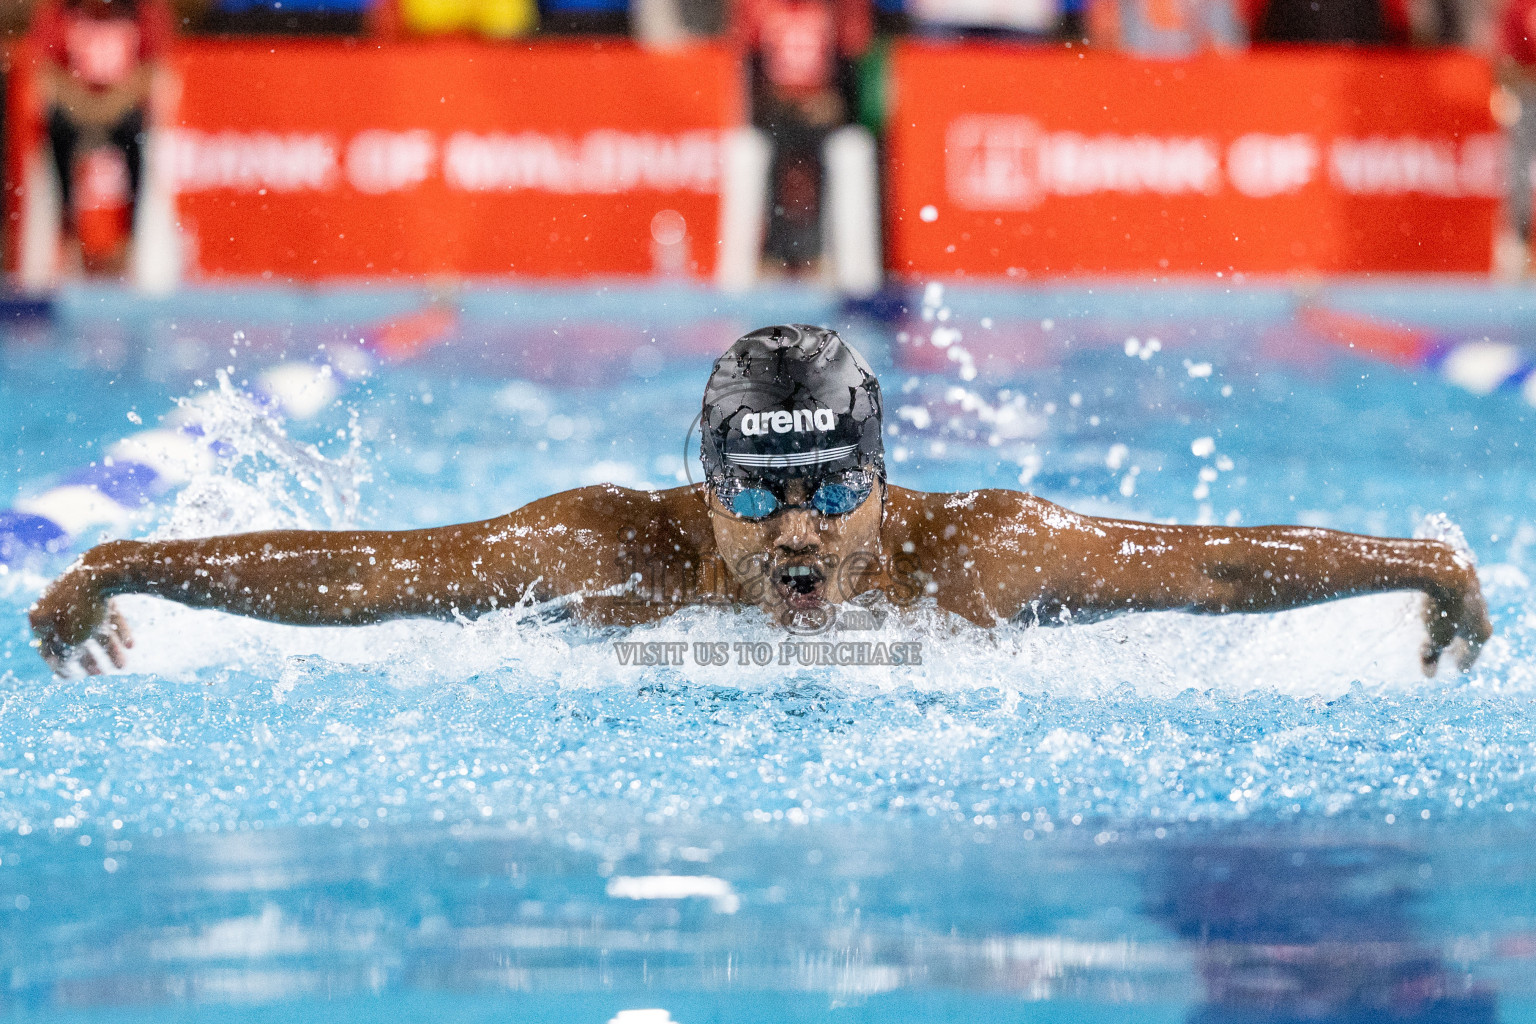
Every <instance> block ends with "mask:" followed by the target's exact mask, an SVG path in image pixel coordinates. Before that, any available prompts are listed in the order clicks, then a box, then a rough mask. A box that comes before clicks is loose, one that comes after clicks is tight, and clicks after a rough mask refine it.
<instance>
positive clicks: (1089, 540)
mask: <svg viewBox="0 0 1536 1024" xmlns="http://www.w3.org/2000/svg"><path fill="white" fill-rule="evenodd" d="M1014 497H1015V499H1016V501H1017V507H1016V508H1015V509H1014V510H1013V516H1011V517H1010V518H1012V519H1013V521H1014V525H1015V529H1016V531H1017V532H1015V533H1013V534H1012V537H1011V539H1012V540H1013V545H1012V546H1014V547H1015V548H1016V555H1015V557H1016V558H1017V561H1016V562H1015V563H1014V564H1013V565H1012V566H1010V567H1007V568H1003V567H1001V566H997V565H996V564H995V563H996V562H997V560H998V556H997V555H994V556H993V557H992V558H991V559H989V561H991V562H993V563H994V567H993V569H992V572H994V573H1000V575H1001V576H1002V579H1001V580H1000V582H1002V583H1004V584H1005V586H1004V588H1003V589H1004V590H1005V591H1008V592H1010V593H1009V596H1010V597H1012V598H1013V599H1015V600H1018V602H1019V607H1020V608H1023V607H1025V606H1027V605H1028V604H1029V603H1030V601H1040V600H1042V599H1043V603H1045V604H1046V605H1047V606H1055V607H1064V608H1067V609H1070V610H1071V611H1072V612H1074V613H1077V612H1087V613H1089V614H1094V613H1099V614H1103V613H1107V612H1116V611H1151V610H1158V609H1183V610H1187V611H1193V612H1205V613H1211V614H1220V613H1225V612H1269V611H1279V610H1282V609H1286V608H1296V607H1299V606H1301V605H1308V604H1316V603H1318V602H1321V601H1331V600H1334V599H1336V598H1342V597H1352V596H1356V595H1360V594H1372V593H1380V592H1384V591H1394V590H1417V591H1420V592H1422V593H1423V594H1424V595H1425V596H1426V597H1427V598H1428V601H1427V604H1426V608H1425V625H1426V626H1427V627H1428V632H1429V637H1428V640H1427V641H1426V643H1425V645H1424V648H1423V650H1422V651H1421V652H1420V653H1421V660H1422V664H1423V667H1424V671H1425V672H1426V673H1429V674H1433V672H1434V670H1435V666H1436V664H1437V662H1438V661H1439V658H1440V654H1441V652H1443V651H1444V650H1446V649H1447V648H1448V647H1452V646H1453V644H1454V647H1455V649H1454V653H1455V654H1456V656H1457V660H1458V662H1459V664H1460V665H1461V667H1462V668H1463V669H1465V668H1467V667H1469V666H1470V665H1471V664H1472V662H1473V660H1474V659H1476V657H1477V654H1478V651H1479V649H1480V648H1481V647H1482V645H1483V643H1484V642H1485V641H1487V639H1488V637H1489V636H1490V635H1491V634H1492V632H1493V629H1492V626H1491V625H1490V624H1489V621H1488V611H1487V607H1486V605H1485V604H1484V602H1483V595H1482V590H1481V587H1480V586H1479V584H1478V580H1477V572H1476V570H1475V569H1474V568H1473V566H1472V564H1471V562H1470V561H1469V560H1468V559H1466V558H1465V557H1463V556H1462V555H1461V554H1459V553H1458V552H1457V551H1455V550H1454V549H1453V548H1451V547H1450V546H1449V545H1447V544H1444V543H1442V542H1440V541H1435V540H1408V539H1400V538H1390V537H1366V536H1360V535H1357V534H1349V533H1340V532H1338V531H1335V530H1321V529H1313V528H1309V527H1300V526H1259V527H1246V528H1237V527H1222V526H1165V525H1161V524H1157V523H1140V522H1131V521H1126V520H1118V519H1098V518H1094V517H1092V516H1084V515H1078V514H1076V513H1073V512H1070V511H1068V510H1067V509H1063V508H1060V507H1058V506H1055V505H1051V504H1050V503H1049V502H1044V501H1041V500H1039V499H1036V498H1032V497H1029V496H1027V495H1017V496H1014ZM1005 546H1006V545H1005ZM1037 565H1038V566H1039V571H1038V572H1037V571H1036V566H1037ZM1030 577H1035V579H1036V580H1039V581H1040V582H1038V583H1033V582H1032V581H1031V580H1030ZM988 589H989V592H990V591H991V590H993V589H996V588H988Z"/></svg>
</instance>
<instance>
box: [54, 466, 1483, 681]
mask: <svg viewBox="0 0 1536 1024" xmlns="http://www.w3.org/2000/svg"><path fill="white" fill-rule="evenodd" d="M718 515H719V513H712V512H711V511H710V509H709V507H708V505H706V503H705V500H704V497H703V495H702V493H701V491H700V490H699V489H698V488H697V487H680V488H674V489H672V490H667V491H633V490H627V489H624V488H618V487H612V486H597V487H586V488H580V489H577V490H572V491H565V492H562V493H560V494H556V495H552V496H550V497H548V498H542V499H540V500H538V501H535V502H532V503H530V504H528V505H526V506H524V507H522V508H520V509H518V510H517V511H515V512H511V513H509V514H507V515H505V516H501V517H499V518H496V519H490V520H486V521H484V522H479V523H467V524H462V525H457V526H444V527H437V528H434V529H427V530H409V531H346V530H340V531H305V530H284V531H270V532H261V533H247V534H235V535H230V536H224V537H209V538H204V539H196V540H175V541H149V542H145V541H111V542H108V543H105V544H101V545H99V546H97V547H95V548H92V549H91V550H90V551H88V552H86V553H85V555H83V556H82V557H81V558H80V560H79V561H77V562H76V563H75V564H74V565H73V566H71V567H70V569H69V570H68V571H67V572H65V574H64V575H63V576H61V577H60V578H59V579H58V580H57V581H56V582H55V583H54V584H53V585H52V586H51V587H50V588H49V589H48V591H47V593H45V594H44V595H43V597H42V598H41V599H40V600H39V601H38V602H37V604H36V605H34V606H33V608H32V611H31V621H32V627H33V631H34V633H35V634H36V636H37V638H38V641H39V646H40V648H41V652H42V655H43V657H44V658H45V659H46V660H47V661H48V663H49V664H50V665H52V666H54V667H55V668H56V669H63V667H64V666H65V665H66V664H67V663H69V662H70V661H71V660H72V659H77V660H78V662H79V664H80V665H81V667H82V668H83V669H84V670H85V671H86V672H88V673H93V674H94V673H96V672H99V671H101V669H102V668H103V666H102V665H101V664H99V663H98V662H97V660H96V659H95V657H94V656H93V655H92V654H91V653H90V651H89V650H88V649H83V648H82V645H84V644H85V643H86V641H88V640H92V639H94V640H96V641H97V642H98V643H99V644H100V646H101V648H102V650H103V651H104V653H105V654H106V655H107V657H108V658H109V659H110V660H111V661H112V662H113V663H114V664H117V665H119V666H121V665H123V664H124V663H125V660H126V654H125V651H124V648H125V647H126V646H130V645H131V640H130V639H129V637H128V633H127V627H126V624H125V623H124V622H123V621H122V617H121V616H120V615H119V614H117V612H116V611H115V609H113V608H112V605H111V600H110V599H111V598H112V597H114V596H116V595H120V594H152V595H156V596H159V597H163V598H166V599H168V600H172V601H176V602H179V603H181V604H186V605H191V606H194V607H199V608H217V609H221V610H224V611H228V612H233V613H236V614H240V615H247V616H252V617H255V618H260V619H266V620H269V621H273V622H283V623H291V624H295V625H349V624H361V623H369V622H378V621H382V620H385V619H392V618H402V617H434V618H454V617H458V616H463V617H468V618H473V617H475V616H477V615H480V614H484V613H485V612H488V611H491V610H493V609H496V608H505V607H508V606H511V605H516V604H518V603H519V602H560V601H565V602H566V603H565V607H566V608H568V609H569V611H570V612H571V614H572V615H573V616H575V617H577V618H579V619H581V620H583V621H586V622H590V623H594V624H617V625H633V624H637V623H641V622H646V621H653V620H656V619H659V618H662V617H664V616H666V615H669V614H671V613H672V612H674V611H676V610H677V609H679V608H681V607H684V606H687V605H692V604H699V603H708V602H712V603H720V604H728V605H729V604H757V603H765V602H766V601H768V600H770V599H771V594H772V588H771V587H770V588H764V587H762V586H760V585H757V584H758V583H760V581H756V580H754V579H753V572H754V566H753V565H749V564H745V563H743V564H738V565H735V566H730V565H726V564H725V562H724V561H723V560H722V558H721V556H720V554H719V550H718V548H717V545H716V540H715V529H716V527H717V526H718V525H720V524H716V523H714V522H712V518H713V517H717V516H718ZM797 516H801V517H811V516H814V513H811V512H809V511H803V510H791V511H786V512H783V513H781V514H780V515H779V516H778V517H775V520H774V521H775V522H782V523H783V524H785V525H784V526H782V527H781V528H779V532H778V533H777V535H775V536H774V537H773V538H771V539H770V540H769V541H768V542H767V543H768V544H769V545H770V546H775V547H774V551H777V552H780V553H782V552H785V551H788V550H789V549H788V548H787V547H786V545H793V546H794V550H793V552H791V553H792V554H793V555H794V557H796V558H801V559H807V558H808V559H814V558H816V557H817V556H818V551H819V550H820V548H821V545H822V541H821V539H820V538H821V537H822V536H823V531H825V529H826V527H825V526H814V527H810V528H797V527H796V525H795V524H796V519H795V517H797ZM809 521H813V522H814V521H815V520H809ZM801 525H802V526H803V523H802V524H801ZM877 530H878V543H877V544H872V545H871V546H872V547H877V548H878V552H876V553H877V554H878V555H879V556H880V557H879V558H878V559H871V558H868V557H864V558H863V560H862V561H861V562H860V574H859V576H858V578H857V585H856V586H854V587H851V588H849V589H850V590H851V591H867V590H879V591H882V592H884V593H885V594H886V595H887V596H888V597H889V598H890V599H891V600H892V601H893V602H894V603H896V604H898V605H906V604H910V603H912V602H914V601H916V600H919V599H922V598H924V597H929V598H932V599H933V600H934V601H935V602H936V603H937V604H938V606H939V607H940V608H943V609H945V610H948V611H951V612H954V613H956V614H959V615H961V616H963V617H964V618H966V619H969V620H970V621H972V622H975V623H978V624H982V625H994V624H997V623H999V622H1001V621H1006V620H1010V619H1015V618H1017V617H1020V616H1023V617H1027V618H1030V619H1033V620H1036V621H1042V622H1056V621H1062V620H1064V619H1067V618H1073V617H1076V618H1082V617H1090V618H1091V617H1098V616H1102V615H1106V614H1113V613H1117V612H1124V611H1150V610H1160V609H1183V610H1186V611H1192V612H1203V613H1213V614H1215V613H1224V612H1267V611H1278V610H1282V609H1286V608H1294V607H1298V606H1300V605H1307V604H1313V603H1317V602H1320V601H1328V600H1333V599H1335V598H1342V597H1350V596H1354V595H1359V594H1367V593H1377V592H1383V591H1399V590H1409V591H1420V592H1422V593H1424V594H1425V595H1426V597H1427V601H1426V604H1425V622H1426V626H1427V628H1428V639H1427V640H1426V642H1425V644H1424V647H1423V650H1422V651H1421V657H1422V663H1423V667H1424V670H1425V671H1426V672H1427V673H1433V671H1434V669H1435V666H1436V664H1437V662H1438V660H1439V657H1440V654H1441V653H1442V652H1443V651H1445V650H1446V649H1447V648H1449V647H1452V646H1453V645H1454V653H1455V655H1456V657H1457V660H1458V662H1459V664H1460V665H1461V667H1462V668H1466V667H1468V666H1469V665H1470V664H1471V663H1472V661H1473V660H1474V659H1475V658H1476V656H1477V653H1478V650H1479V649H1480V648H1481V646H1482V644H1483V643H1484V642H1485V641H1486V640H1487V639H1488V637H1489V636H1490V634H1491V632H1492V629H1491V626H1490V625H1489V622H1488V615H1487V610H1486V608H1485V606H1484V602H1483V598H1482V593H1481V590H1480V588H1479V585H1478V581H1477V575H1476V572H1475V571H1474V569H1473V567H1472V565H1471V564H1470V562H1468V561H1467V560H1466V559H1464V558H1463V557H1462V556H1460V555H1459V554H1457V553H1456V552H1455V551H1454V550H1453V549H1452V548H1451V547H1449V546H1448V545H1446V544H1443V543H1441V542H1439V541H1431V540H1407V539H1394V538H1376V537H1365V536H1358V535H1354V534H1346V533H1338V532H1335V531H1330V530H1319V529H1311V528H1306V527H1289V526H1266V527H1248V528H1237V527H1216V526H1168V525H1160V524H1152V523H1141V522H1131V521H1125V520H1115V519H1101V518H1095V517H1092V516H1086V515H1080V514H1078V513H1075V512H1072V511H1070V510H1068V509H1065V508H1062V507H1061V506H1058V505H1054V504H1052V503H1050V502H1048V501H1044V500H1042V499H1040V498H1035V497H1033V496H1031V495H1027V494H1021V493H1017V492H1013V491H995V490H994V491H974V492H966V493H961V494H929V493H923V492H919V491H911V490H907V489H905V488H901V487H891V488H889V490H888V492H887V493H886V495H885V504H884V515H883V518H882V519H881V520H880V521H879V523H878V526H877ZM774 551H764V552H763V555H764V556H765V558H766V557H767V556H769V555H772V554H774ZM862 554H863V553H861V555H862ZM843 555H844V557H845V559H846V552H843ZM832 569H833V571H836V567H835V566H834V567H832ZM765 606H766V605H765ZM1063 612H1066V613H1067V614H1065V615H1064V614H1063Z"/></svg>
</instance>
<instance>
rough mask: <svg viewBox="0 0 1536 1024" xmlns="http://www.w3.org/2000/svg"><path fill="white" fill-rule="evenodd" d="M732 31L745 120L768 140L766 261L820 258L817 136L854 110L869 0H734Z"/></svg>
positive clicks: (798, 262) (796, 263)
mask: <svg viewBox="0 0 1536 1024" xmlns="http://www.w3.org/2000/svg"><path fill="white" fill-rule="evenodd" d="M732 15H733V26H732V27H733V35H734V36H735V38H736V41H737V43H738V45H739V46H740V47H741V48H742V50H743V51H744V52H745V53H746V54H747V56H748V62H749V65H750V67H751V69H752V121H753V123H754V124H755V125H757V126H758V127H759V128H761V129H762V130H763V131H764V132H766V133H767V134H768V137H769V138H770V139H772V140H773V144H774V153H773V164H772V169H771V171H770V176H769V189H770V197H771V202H770V204H769V217H768V233H767V237H766V238H765V240H764V243H763V256H764V261H765V263H767V264H768V267H769V269H770V270H772V269H778V268H783V269H788V270H792V271H794V270H803V269H807V268H812V267H814V266H816V264H817V263H818V261H819V260H820V258H821V196H822V194H823V193H824V191H825V187H824V184H825V183H824V178H825V175H824V173H823V168H822V160H821V151H822V144H823V143H824V142H825V141H826V138H827V135H828V134H829V133H830V132H831V131H832V130H833V129H835V128H838V127H840V126H841V125H844V124H846V123H848V121H849V120H850V119H851V114H852V112H853V102H854V98H853V80H854V72H853V61H854V60H855V59H857V58H858V57H859V56H860V55H862V54H863V53H864V51H865V50H867V49H868V48H869V44H870V38H871V36H872V35H873V24H872V22H873V16H872V13H871V10H870V4H869V0H738V2H737V4H736V6H735V8H734V9H733V11H732Z"/></svg>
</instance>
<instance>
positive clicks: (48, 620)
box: [29, 566, 133, 676]
mask: <svg viewBox="0 0 1536 1024" xmlns="http://www.w3.org/2000/svg"><path fill="white" fill-rule="evenodd" d="M29 618H30V619H31V621H32V633H33V635H35V636H36V637H37V645H38V650H39V653H41V654H42V656H43V660H44V661H46V662H47V663H48V665H49V667H50V668H52V669H53V670H54V672H56V673H58V674H59V675H64V674H66V673H67V672H68V670H69V667H70V666H71V665H78V666H79V667H80V669H81V671H83V672H84V673H85V674H86V675H89V676H98V675H101V673H102V672H104V671H105V670H106V667H105V666H104V665H103V664H102V663H101V660H100V659H99V658H97V656H96V652H95V651H93V650H92V649H91V648H90V647H89V646H87V644H88V643H89V642H90V641H92V640H94V641H95V642H96V644H97V646H98V647H100V648H101V652H102V653H103V654H105V655H106V656H107V659H108V660H109V661H110V662H111V663H112V664H113V665H115V666H117V667H118V668H122V667H123V666H124V665H126V664H127V663H128V650H127V649H128V648H130V647H132V646H133V634H132V633H130V632H129V631H128V623H127V621H126V620H125V619H124V618H123V616H122V613H121V612H119V611H118V610H117V607H116V605H115V604H114V602H112V601H111V600H105V599H103V598H102V597H101V596H100V593H99V591H98V590H97V587H96V581H95V579H93V578H92V574H91V573H90V572H88V571H85V570H84V569H83V568H82V567H79V566H77V567H76V568H74V569H72V570H70V571H69V572H67V573H65V574H64V575H63V576H61V577H60V578H59V579H58V580H57V581H55V582H54V584H53V586H51V587H49V588H48V592H47V593H45V594H44V595H43V596H42V597H41V598H39V599H38V602H37V603H36V604H35V605H33V606H32V609H31V612H30V615H29Z"/></svg>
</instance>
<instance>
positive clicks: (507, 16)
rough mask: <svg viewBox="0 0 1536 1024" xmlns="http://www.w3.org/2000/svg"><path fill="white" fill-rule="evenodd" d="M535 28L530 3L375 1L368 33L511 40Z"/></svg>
mask: <svg viewBox="0 0 1536 1024" xmlns="http://www.w3.org/2000/svg"><path fill="white" fill-rule="evenodd" d="M538 25H539V11H538V8H537V7H536V6H535V4H534V0H379V2H378V3H377V4H375V6H374V7H373V10H372V34H373V35H374V36H377V37H383V38H386V39H390V38H396V37H398V36H401V35H422V36H430V35H445V34H448V33H455V32H468V33H472V34H474V35H479V36H484V37H485V38H487V39H515V38H517V37H518V36H526V35H528V34H530V33H531V32H533V30H534V29H536V28H538Z"/></svg>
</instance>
